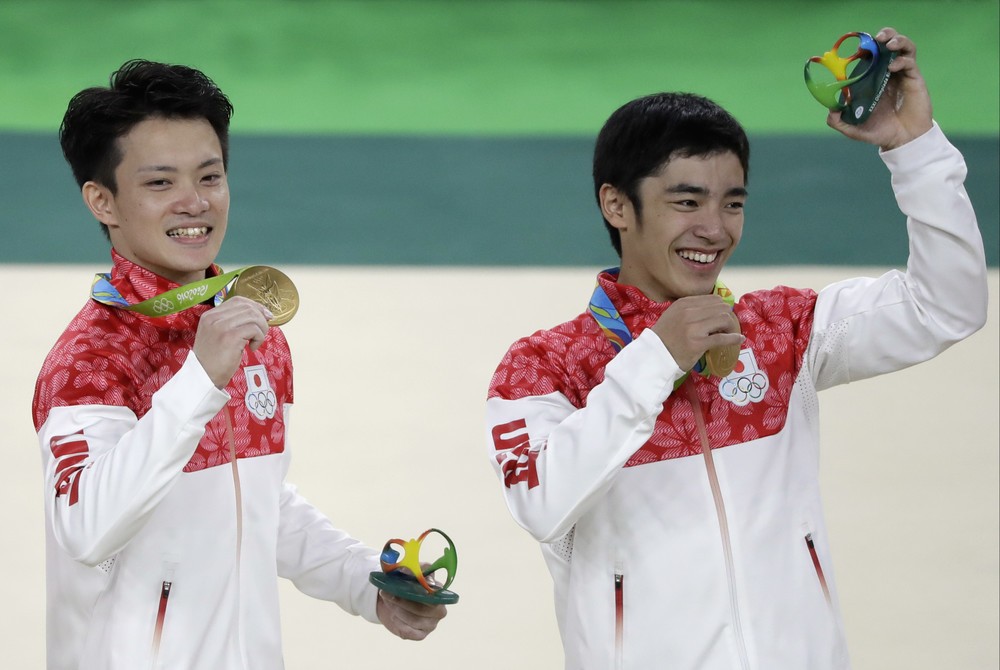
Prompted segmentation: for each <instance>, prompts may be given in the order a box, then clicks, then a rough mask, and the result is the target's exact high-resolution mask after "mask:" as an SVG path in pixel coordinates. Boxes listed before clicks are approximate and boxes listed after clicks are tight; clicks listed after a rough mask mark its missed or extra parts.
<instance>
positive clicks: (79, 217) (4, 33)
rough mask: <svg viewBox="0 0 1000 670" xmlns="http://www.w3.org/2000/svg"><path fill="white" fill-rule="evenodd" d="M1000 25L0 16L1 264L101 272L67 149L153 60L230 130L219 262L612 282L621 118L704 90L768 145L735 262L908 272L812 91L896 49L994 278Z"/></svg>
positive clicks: (224, 12)
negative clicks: (808, 82) (868, 50)
mask: <svg viewBox="0 0 1000 670" xmlns="http://www.w3.org/2000/svg"><path fill="white" fill-rule="evenodd" d="M998 5H1000V3H998V2H996V1H982V0H980V1H971V0H967V1H964V2H946V1H938V2H923V1H913V0H911V1H909V2H879V1H877V0H876V1H872V2H839V3H833V2H824V3H817V2H794V1H791V0H786V1H783V2H779V1H769V2H754V1H743V2H741V1H738V0H728V1H727V0H715V1H706V2H565V1H562V2H560V1H548V2H472V1H469V2H448V1H444V0H439V1H436V2H430V1H425V0H418V1H413V2H404V1H397V2H391V1H372V2H320V1H317V0H312V1H310V0H296V1H292V0H289V1H286V2H277V1H272V2H261V1H258V2H236V1H232V2H225V1H221V0H214V1H213V0H208V1H205V2H188V1H186V0H184V1H173V2H172V1H169V0H160V1H159V2H142V1H135V2H126V1H125V0H120V1H114V0H105V1H99V2H98V1H94V2H53V1H49V2H45V1H40V2H28V1H25V2H6V3H3V4H0V45H2V47H0V170H2V173H0V177H2V179H0V198H2V202H3V203H4V207H3V208H2V209H0V231H2V233H3V239H4V242H3V243H2V244H0V262H7V263H10V262H60V263H62V262H74V261H76V262H98V263H103V262H105V261H106V259H107V244H106V242H105V241H104V238H103V236H102V235H101V234H100V232H99V230H98V228H97V224H96V223H95V222H93V221H92V220H91V219H90V217H89V215H88V214H87V213H86V212H85V211H84V209H83V206H82V204H80V201H79V195H78V192H77V189H76V186H75V184H74V183H73V181H72V178H71V176H70V173H69V170H68V168H67V167H66V166H65V164H64V163H63V160H62V156H61V154H60V152H59V147H58V143H57V140H56V131H57V128H58V125H59V121H60V119H61V116H62V113H63V111H64V110H65V105H66V102H67V101H68V99H69V98H70V96H72V94H73V93H75V92H76V91H77V90H79V89H81V88H83V87H86V86H91V85H101V84H105V83H106V82H107V77H108V75H109V74H110V72H111V71H112V70H114V69H115V68H116V67H117V66H118V65H120V64H121V62H123V61H124V60H126V59H128V58H133V57H145V58H151V59H156V60H165V61H170V62H181V63H185V64H190V65H194V66H196V67H199V68H201V69H203V70H205V71H206V72H207V73H208V74H209V75H210V76H212V77H213V78H214V79H215V80H216V81H217V82H218V83H219V84H220V86H221V87H222V88H223V89H224V90H225V91H226V92H227V94H229V96H230V97H231V99H232V100H233V102H234V105H235V107H236V115H235V117H234V119H233V128H232V131H233V139H232V156H231V166H230V173H231V188H232V192H233V205H232V213H231V227H230V233H229V237H228V239H227V242H226V246H225V248H224V251H223V254H222V259H221V260H222V261H223V262H224V263H226V262H237V261H238V262H244V261H252V262H268V263H308V264H327V263H336V264H417V265H422V264H435V265H526V264H531V265H581V264H585V265H600V264H605V263H608V264H610V263H612V262H613V261H614V254H613V252H612V251H611V249H610V247H609V245H608V244H607V242H606V238H605V234H604V231H603V227H602V225H601V221H600V217H599V215H598V213H597V211H596V207H595V205H594V203H593V195H592V187H591V185H590V177H589V170H590V151H591V149H592V145H593V138H594V136H595V134H596V132H597V130H598V129H599V128H600V125H601V124H602V123H603V121H604V119H605V118H606V117H607V116H608V115H609V114H610V113H611V112H612V111H613V110H614V109H615V108H616V107H618V106H619V105H620V104H622V103H623V102H625V101H626V100H628V99H631V98H633V97H636V96H638V95H642V94H645V93H649V92H652V91H656V90H690V91H695V92H698V93H702V94H704V95H708V96H709V97H712V98H714V99H716V100H717V101H719V102H720V103H722V104H723V105H724V106H726V107H727V108H728V109H730V110H731V111H732V112H733V113H734V114H735V115H736V116H737V117H738V118H739V119H740V120H741V121H743V122H744V124H745V125H746V127H747V129H748V131H749V133H750V135H751V141H752V143H753V157H752V162H751V178H750V191H751V197H750V201H749V203H748V208H747V230H746V234H745V236H744V242H743V245H742V247H741V249H740V251H739V252H738V253H737V255H736V256H735V257H734V260H733V262H734V263H742V264H785V263H802V264H853V265H860V264H864V265H899V264H902V263H903V262H905V257H906V238H905V232H904V229H903V225H902V217H901V215H899V214H898V212H897V211H896V209H895V205H894V202H893V199H892V194H891V191H890V189H889V185H888V177H887V174H886V173H885V170H884V168H883V167H882V165H881V161H880V160H879V159H878V157H877V155H876V152H875V150H874V149H873V148H872V147H868V146H866V145H862V144H857V143H853V142H851V141H849V140H846V139H844V138H842V137H840V136H839V135H838V134H836V133H835V132H834V131H832V130H830V129H828V128H827V127H826V125H825V123H824V116H825V112H824V110H823V109H822V108H821V107H820V106H819V105H818V104H817V103H816V102H815V101H813V100H812V98H811V97H810V96H809V95H808V93H807V91H806V89H805V87H804V85H803V83H802V66H803V63H804V61H805V60H806V58H807V57H808V56H811V55H814V54H819V53H822V52H823V51H825V50H826V49H827V48H829V46H830V45H831V44H832V42H833V41H834V40H835V39H836V38H837V37H839V36H840V35H841V34H843V33H845V32H848V31H851V30H866V31H869V32H875V31H876V30H877V29H878V28H879V27H881V26H883V25H893V26H895V27H897V28H899V29H900V30H901V31H903V32H904V33H906V34H908V35H910V36H911V37H913V38H914V40H915V41H916V43H917V45H918V53H919V59H920V63H921V68H922V70H923V72H924V75H925V77H926V78H927V80H928V83H929V86H930V88H931V92H932V95H933V100H934V105H935V117H936V119H937V120H938V122H939V123H940V124H941V126H942V127H943V128H944V129H945V131H946V132H947V133H948V135H949V137H951V138H952V140H953V141H954V142H955V143H956V144H957V145H958V146H959V148H960V149H961V150H962V151H963V153H965V155H966V159H967V161H968V163H969V167H970V175H969V180H968V182H967V186H968V189H969V192H970V194H971V196H972V198H973V202H974V203H975V205H976V208H977V211H978V213H979V217H980V225H981V227H982V229H983V234H984V238H985V240H986V245H987V252H988V256H989V260H990V263H991V265H996V264H997V256H998V253H997V252H998V246H1000V237H998V221H1000V203H998V182H1000V160H998V155H1000V151H998V132H1000V112H998V104H1000V103H998V100H1000V84H998V74H997V67H998V62H1000V28H998V25H1000V11H998ZM227 259H230V260H229V261H227Z"/></svg>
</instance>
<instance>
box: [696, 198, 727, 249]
mask: <svg viewBox="0 0 1000 670" xmlns="http://www.w3.org/2000/svg"><path fill="white" fill-rule="evenodd" d="M725 216H726V215H725V213H724V212H723V211H722V209H721V208H719V207H706V208H704V209H703V210H702V211H701V213H700V216H699V217H698V222H697V224H696V225H695V228H694V231H693V232H694V234H695V235H697V236H698V237H700V238H701V239H703V240H705V241H707V242H713V243H714V242H718V241H719V240H721V239H723V237H725V234H726V224H725Z"/></svg>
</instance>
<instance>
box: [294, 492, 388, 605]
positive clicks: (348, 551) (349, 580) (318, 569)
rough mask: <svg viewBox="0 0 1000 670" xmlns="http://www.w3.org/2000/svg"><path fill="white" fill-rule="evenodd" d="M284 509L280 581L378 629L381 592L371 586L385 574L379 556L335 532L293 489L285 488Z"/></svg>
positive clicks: (337, 531)
mask: <svg viewBox="0 0 1000 670" xmlns="http://www.w3.org/2000/svg"><path fill="white" fill-rule="evenodd" d="M280 505H281V509H280V520H279V525H278V550H277V551H278V575H279V576H281V577H285V578H287V579H290V580H291V581H292V583H293V584H295V587H296V588H297V589H299V590H300V591H302V592H303V593H305V594H307V595H309V596H312V597H313V598H319V599H321V600H329V601H332V602H335V603H337V604H338V605H339V606H340V607H341V608H343V609H344V611H346V612H349V613H351V614H360V615H361V616H362V617H364V618H365V619H367V620H368V621H371V622H372V623H378V616H377V615H376V613H375V605H376V602H377V600H376V599H377V597H378V589H377V588H376V587H375V586H374V585H373V584H372V583H371V582H369V581H368V575H369V573H370V572H372V571H374V570H379V569H380V567H379V561H378V551H377V550H375V549H372V548H371V547H368V546H366V545H364V544H362V543H361V542H360V541H358V540H356V539H354V538H353V537H351V536H350V535H348V534H347V533H345V532H344V531H342V530H338V529H337V528H334V526H333V523H331V522H330V520H329V519H328V518H327V517H326V516H324V515H323V514H322V513H321V512H320V511H319V510H317V509H316V508H315V507H313V506H312V505H311V504H310V503H309V501H307V500H306V499H305V498H303V497H302V496H301V495H299V493H298V492H297V491H296V489H295V487H294V486H292V485H291V484H288V483H285V484H284V485H283V488H282V491H281V501H280Z"/></svg>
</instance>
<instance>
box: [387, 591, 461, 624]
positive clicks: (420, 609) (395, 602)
mask: <svg viewBox="0 0 1000 670" xmlns="http://www.w3.org/2000/svg"><path fill="white" fill-rule="evenodd" d="M379 594H380V595H381V596H382V599H383V600H385V601H386V602H387V603H389V604H391V605H392V606H393V607H395V608H397V609H398V610H400V611H402V612H406V613H408V614H411V615H413V617H414V618H418V617H420V618H428V619H435V620H440V619H443V618H444V617H445V616H447V614H448V608H446V607H445V606H444V605H429V604H426V603H419V602H417V601H415V600H407V599H406V598H400V597H398V596H394V595H392V594H390V593H386V592H385V591H380V592H379Z"/></svg>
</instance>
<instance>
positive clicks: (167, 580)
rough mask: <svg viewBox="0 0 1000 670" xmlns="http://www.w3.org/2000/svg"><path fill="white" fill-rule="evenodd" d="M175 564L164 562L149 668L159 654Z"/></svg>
mask: <svg viewBox="0 0 1000 670" xmlns="http://www.w3.org/2000/svg"><path fill="white" fill-rule="evenodd" d="M176 569H177V564H176V563H174V562H168V563H166V564H165V570H164V573H163V581H162V582H161V583H160V602H159V605H157V608H156V623H155V624H154V626H153V646H152V650H151V652H150V655H151V656H152V662H151V664H150V668H155V667H156V661H157V659H158V657H159V655H160V640H161V638H162V637H163V622H164V621H165V620H166V618H167V604H168V603H169V600H170V590H171V589H172V588H173V585H174V571H175V570H176Z"/></svg>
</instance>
